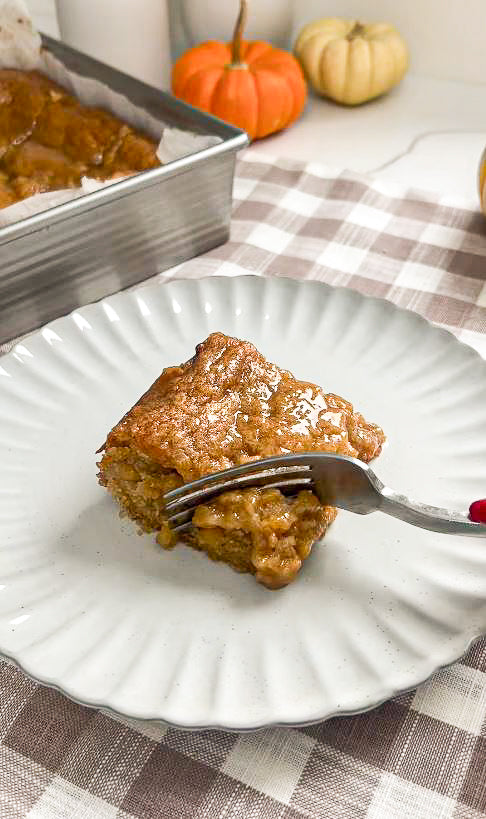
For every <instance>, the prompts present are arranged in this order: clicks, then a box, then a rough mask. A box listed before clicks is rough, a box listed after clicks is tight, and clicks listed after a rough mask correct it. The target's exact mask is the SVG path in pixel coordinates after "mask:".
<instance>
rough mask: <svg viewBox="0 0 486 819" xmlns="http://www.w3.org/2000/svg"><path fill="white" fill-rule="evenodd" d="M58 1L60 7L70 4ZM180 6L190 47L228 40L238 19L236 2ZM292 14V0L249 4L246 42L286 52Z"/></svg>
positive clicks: (184, 1)
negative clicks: (61, 4)
mask: <svg viewBox="0 0 486 819" xmlns="http://www.w3.org/2000/svg"><path fill="white" fill-rule="evenodd" d="M59 1H60V2H61V3H62V2H68V1H69V0H58V2H59ZM80 1H81V0H80ZM175 2H177V0H175ZM179 3H180V10H181V17H182V25H183V28H184V31H185V34H186V37H187V39H188V41H189V43H190V45H196V44H197V43H203V42H204V41H205V40H222V41H223V42H227V41H229V40H231V35H232V33H233V29H234V26H235V22H236V18H237V17H238V10H239V5H240V4H239V0H226V2H221V0H205V2H197V1H196V0H179ZM292 10H293V2H292V0H249V3H248V23H247V24H246V27H245V40H268V41H269V42H270V43H272V44H273V45H275V46H280V48H288V47H289V43H290V34H291V30H292Z"/></svg>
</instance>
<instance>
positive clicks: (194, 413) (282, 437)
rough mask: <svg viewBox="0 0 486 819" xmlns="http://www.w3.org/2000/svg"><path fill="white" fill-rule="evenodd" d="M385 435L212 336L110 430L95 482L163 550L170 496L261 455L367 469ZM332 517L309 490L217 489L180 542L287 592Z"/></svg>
mask: <svg viewBox="0 0 486 819" xmlns="http://www.w3.org/2000/svg"><path fill="white" fill-rule="evenodd" d="M384 440H385V436H384V433H383V431H382V429H381V428H380V427H379V426H377V425H376V424H371V423H368V422H367V421H365V419H364V418H363V416H362V415H360V414H359V413H358V412H354V410H353V407H352V405H351V404H350V403H349V402H348V401H346V400H344V399H343V398H340V397H339V396H337V395H334V394H332V393H324V392H323V391H322V390H321V388H320V387H318V386H316V385H314V384H310V383H307V382H304V381H298V380H297V379H296V378H294V377H293V375H291V373H289V372H287V371H285V370H281V369H280V368H279V367H277V366H276V365H275V364H271V363H270V362H269V361H267V360H266V359H265V358H264V356H263V355H261V353H259V352H258V350H257V349H256V348H255V347H254V346H253V345H252V344H250V343H249V342H247V341H239V340H238V339H235V338H229V337H228V336H225V335H223V334H222V333H213V334H212V335H210V336H209V338H207V339H206V341H204V342H203V343H202V344H199V345H198V346H197V348H196V354H195V356H194V357H193V358H192V359H190V360H189V361H187V362H186V363H185V364H182V365H181V366H180V367H169V368H167V369H165V370H164V371H163V372H162V374H161V375H160V376H159V378H157V380H156V381H155V383H154V384H153V385H152V386H151V387H150V389H149V390H148V391H147V392H146V393H145V394H144V395H143V396H142V397H141V398H140V400H139V401H138V402H137V403H136V404H135V406H134V407H132V409H131V410H130V411H129V412H128V413H127V414H126V415H125V416H124V417H123V418H122V419H121V421H120V422H119V423H118V424H116V426H115V427H114V428H113V429H112V431H111V432H110V433H109V435H108V437H107V439H106V442H105V443H104V444H103V446H102V447H101V449H100V450H99V451H103V456H102V458H101V461H100V463H99V469H100V471H99V476H98V477H99V482H100V483H101V485H102V486H105V487H106V488H107V489H108V491H109V492H110V493H111V495H112V496H113V497H114V498H115V500H116V501H117V502H118V503H119V505H120V507H121V514H122V515H127V516H128V517H130V518H132V519H133V520H134V521H136V522H137V524H138V525H139V527H140V529H141V530H143V531H144V532H157V540H158V542H159V543H160V545H161V546H164V547H165V548H171V547H172V546H174V545H175V541H176V538H175V536H174V534H173V533H172V531H171V529H170V527H169V525H168V523H167V518H166V515H165V512H164V501H163V496H164V494H165V493H166V492H168V491H169V490H170V489H174V488H176V487H178V486H181V485H182V484H183V483H187V482H189V481H192V480H195V479H196V478H200V477H202V476H204V475H207V474H209V473H211V472H217V471H218V470H220V469H226V468H229V467H231V466H235V465H238V464H243V463H246V462H248V461H252V460H257V459H260V458H264V457H267V456H270V455H282V454H286V453H289V452H292V453H297V452H334V453H337V454H340V455H351V456H353V457H357V458H360V459H361V460H362V461H365V462H368V461H370V460H371V459H372V458H374V457H375V456H376V455H378V454H379V453H380V451H381V447H382V444H383V442H384ZM335 517H336V510H335V509H333V508H332V507H329V506H323V505H322V504H321V503H320V501H319V500H318V499H317V497H316V496H315V495H314V494H313V493H312V492H311V491H301V492H299V493H298V494H297V495H296V496H293V497H286V496H285V495H283V494H282V493H281V492H280V491H279V490H275V489H242V490H239V491H232V492H226V493H224V494H222V495H220V496H219V497H217V498H216V499H214V500H212V501H211V502H209V503H207V504H204V505H202V506H199V507H197V509H196V510H195V513H194V516H193V519H192V526H191V528H190V530H189V531H186V532H182V533H180V536H179V539H180V540H183V541H185V542H186V543H188V544H189V545H190V546H193V547H194V548H196V549H199V550H202V551H204V552H206V553H207V555H208V556H209V557H210V558H212V559H213V560H222V561H224V562H225V563H228V564H229V565H230V566H232V567H233V568H234V569H236V570H237V571H240V572H251V573H253V574H254V575H255V576H256V579H257V580H258V581H259V582H260V583H263V584H264V585H265V586H267V587H268V588H272V589H277V588H281V587H282V586H285V585H287V584H288V583H290V582H291V581H292V580H293V579H294V578H295V576H296V575H297V573H298V571H299V569H300V567H301V565H302V562H303V561H304V560H305V558H306V557H308V555H309V554H310V551H311V548H312V546H313V544H314V543H315V542H316V540H318V539H319V538H320V537H322V535H323V534H324V533H325V531H326V529H327V528H328V526H329V525H330V524H331V523H332V521H333V520H334V518H335Z"/></svg>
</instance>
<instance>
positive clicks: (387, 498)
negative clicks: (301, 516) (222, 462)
mask: <svg viewBox="0 0 486 819" xmlns="http://www.w3.org/2000/svg"><path fill="white" fill-rule="evenodd" d="M250 487H251V488H253V487H260V488H265V489H280V490H281V491H282V492H283V493H284V494H286V495H292V494H295V493H296V492H298V491H300V490H302V489H311V490H312V491H313V492H314V493H315V494H316V495H317V497H318V498H319V500H320V501H321V502H322V503H323V504H325V505H328V506H337V507H339V508H340V509H347V510H348V511H350V512H355V513H356V514H358V515H367V514H368V513H369V512H376V511H379V512H384V513H385V514H387V515H391V516H392V517H394V518H398V519H399V520H403V521H405V522H406V523H410V524H412V526H418V527H419V528H421V529H429V530H430V531H432V532H441V533H443V534H450V535H472V536H476V537H485V538H486V524H482V523H475V522H473V521H471V520H470V519H469V518H468V516H467V515H466V514H461V513H460V512H453V511H449V510H447V509H441V508H439V507H437V506H429V505H428V504H425V503H417V501H412V500H409V498H407V497H406V496H405V495H400V494H399V493H398V492H395V491H394V490H393V489H390V488H389V487H387V486H385V485H384V484H383V483H382V482H381V481H380V479H379V478H378V477H377V476H376V475H375V473H374V472H373V471H372V470H371V469H370V467H369V466H367V465H366V464H364V463H363V462H362V461H359V460H357V459H356V458H349V457H347V456H345V455H331V454H328V453H321V452H319V453H307V454H302V455H278V456H275V457H272V458H263V459H262V460H258V461H250V462H249V463H246V464H243V465H242V466H235V467H232V468H231V469H225V470H223V471H222V472H214V473H213V474H212V475H207V476H206V477H204V478H200V479H199V480H196V481H191V483H187V484H185V485H184V486H181V487H179V489H173V490H172V491H170V492H167V493H166V494H165V495H164V503H165V511H166V513H167V516H168V520H169V524H170V525H171V527H172V528H173V530H174V531H175V532H181V531H184V530H186V529H188V528H189V527H190V526H191V519H192V515H193V512H194V510H195V508H196V506H199V505H200V504H203V503H207V502H208V501H210V500H212V499H213V498H215V497H216V496H217V495H220V494H221V493H222V492H231V491H233V490H239V489H244V488H250Z"/></svg>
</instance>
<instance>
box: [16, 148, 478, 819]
mask: <svg viewBox="0 0 486 819" xmlns="http://www.w3.org/2000/svg"><path fill="white" fill-rule="evenodd" d="M242 272H251V273H256V274H261V275H265V276H272V275H273V276H295V277H299V278H311V279H319V280H322V281H326V282H328V283H330V284H338V285H346V286H350V287H354V288H356V289H358V290H360V291H362V292H364V293H369V294H373V295H377V296H383V297H385V298H387V299H390V300H391V301H393V302H395V304H399V305H402V306H404V307H409V308H412V309H414V310H417V311H418V312H419V313H422V315H424V316H426V317H427V318H428V319H430V320H432V321H434V322H438V323H439V324H442V325H444V326H447V327H449V328H450V329H452V330H453V331H454V332H456V333H457V334H458V336H459V337H460V338H461V339H462V340H464V341H466V342H468V343H469V344H471V345H472V346H473V347H475V348H476V349H478V350H479V351H480V352H482V353H483V355H486V220H485V219H484V218H483V217H482V216H481V214H480V213H479V212H478V210H477V208H476V205H475V203H470V204H468V203H463V202H458V201H453V200H450V199H448V198H447V197H442V198H439V197H437V196H436V195H429V194H425V193H423V192H416V191H410V190H403V189H402V188H398V187H397V188H393V187H392V186H390V184H389V183H386V184H385V183H382V182H380V181H378V180H372V179H368V178H365V177H362V176H358V175H356V174H353V173H349V172H345V173H342V172H335V171H331V170H329V169H326V168H324V167H322V166H316V165H313V164H308V165H303V164H302V165H301V164H297V163H295V162H290V161H281V160H271V159H266V160H263V159H262V158H261V157H260V156H258V155H256V154H255V153H254V152H252V151H251V150H250V151H248V152H247V153H246V154H245V155H244V156H243V158H242V159H241V160H240V161H239V165H238V173H237V178H236V182H235V206H234V219H233V226H232V233H231V241H230V242H228V243H227V244H226V245H224V246H223V247H220V248H217V249H216V250H214V251H211V252H210V253H208V254H206V255H205V256H203V257H200V258H198V259H195V260H193V261H191V262H188V263H185V264H184V265H181V266H180V267H178V268H175V269H173V270H172V271H170V272H169V273H166V274H162V276H161V278H162V279H166V278H169V277H170V276H177V277H186V278H187V277H194V278H195V277H198V276H204V275H209V274H215V273H219V274H226V275H236V274H239V273H242ZM5 349H6V348H5V347H4V348H3V351H5ZM1 351H2V350H1V349H0V352H1ZM485 411H486V408H485ZM485 489H486V487H485ZM0 697H1V699H0V743H1V744H0V819H17V818H18V819H20V818H22V819H23V817H30V819H61V817H62V818H63V819H71V817H73V819H114V818H115V817H123V819H132V817H133V819H259V817H262V819H302V817H308V818H309V819H318V818H319V819H321V818H322V819H360V817H367V819H406V818H408V817H410V819H481V817H484V816H486V640H481V641H479V642H478V643H476V645H475V646H474V647H473V648H472V649H471V650H470V651H469V653H468V654H467V656H466V657H465V658H463V659H462V661H461V662H459V663H457V664H456V665H454V666H452V667H451V668H449V669H447V670H444V671H441V672H440V673H439V674H437V675H436V676H435V677H434V679H433V680H431V681H430V682H427V683H425V684H424V685H422V686H420V688H419V689H417V690H416V691H413V692H411V693H408V694H405V695H403V696H400V697H397V698H395V699H393V700H391V701H390V702H388V703H386V704H385V705H382V706H381V707H380V708H377V709H376V710H374V711H372V712H369V713H367V714H364V715H361V716H357V717H346V718H339V719H331V720H329V721H328V722H326V723H323V724H320V725H316V726H313V727H309V728H303V729H298V730H297V729H295V730H290V729H269V730H265V731H261V732H256V733H249V734H244V735H240V736H238V735H234V734H228V733H222V732H214V731H210V732H196V733H192V732H181V731H177V730H174V729H172V728H167V727H161V726H158V725H152V724H144V723H140V722H136V721H131V720H126V719H122V718H119V719H115V718H113V717H112V716H109V715H107V714H105V713H103V712H102V711H95V710H91V709H87V708H83V707H82V706H80V705H76V704H75V703H73V702H71V701H70V700H68V699H67V698H65V697H64V696H63V695H62V694H60V693H58V692H57V691H54V690H50V689H47V688H43V687H41V686H39V685H37V684H36V683H35V682H33V681H32V680H30V679H28V678H27V677H26V676H25V675H23V674H22V672H20V671H18V670H17V669H15V668H14V667H13V666H11V665H9V664H7V663H0Z"/></svg>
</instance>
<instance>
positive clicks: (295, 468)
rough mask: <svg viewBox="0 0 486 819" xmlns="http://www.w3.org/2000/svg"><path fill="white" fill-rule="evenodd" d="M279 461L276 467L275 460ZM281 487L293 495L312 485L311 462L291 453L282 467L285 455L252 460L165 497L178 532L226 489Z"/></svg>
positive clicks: (173, 525)
mask: <svg viewBox="0 0 486 819" xmlns="http://www.w3.org/2000/svg"><path fill="white" fill-rule="evenodd" d="M273 461H275V466H272V462H273ZM250 486H251V487H260V488H261V487H264V488H265V489H279V490H280V491H281V492H284V494H292V493H294V492H298V491H299V490H301V489H308V488H310V487H311V486H312V473H311V468H310V465H309V464H306V463H302V456H293V457H292V456H288V457H286V458H285V465H284V466H282V456H279V457H277V458H275V459H274V458H265V459H264V460H262V461H250V462H249V463H247V464H243V465H242V466H236V467H232V468H231V469H225V470H223V471H222V472H215V473H213V474H212V475H207V476H206V477H204V478H200V479H199V480H197V481H192V482H191V483H188V484H185V485H184V486H181V487H179V489H173V490H172V491H171V492H167V494H166V495H165V496H164V500H165V510H166V513H167V516H168V521H169V524H170V525H171V527H172V528H173V529H174V530H175V531H181V530H182V529H187V528H188V526H189V525H190V521H191V518H192V515H193V512H194V509H195V508H196V506H199V505H200V504H201V503H206V502H208V501H209V500H211V499H212V498H214V497H216V496H217V495H220V494H221V493H222V492H231V491H234V490H235V489H244V488H245V487H250Z"/></svg>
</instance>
